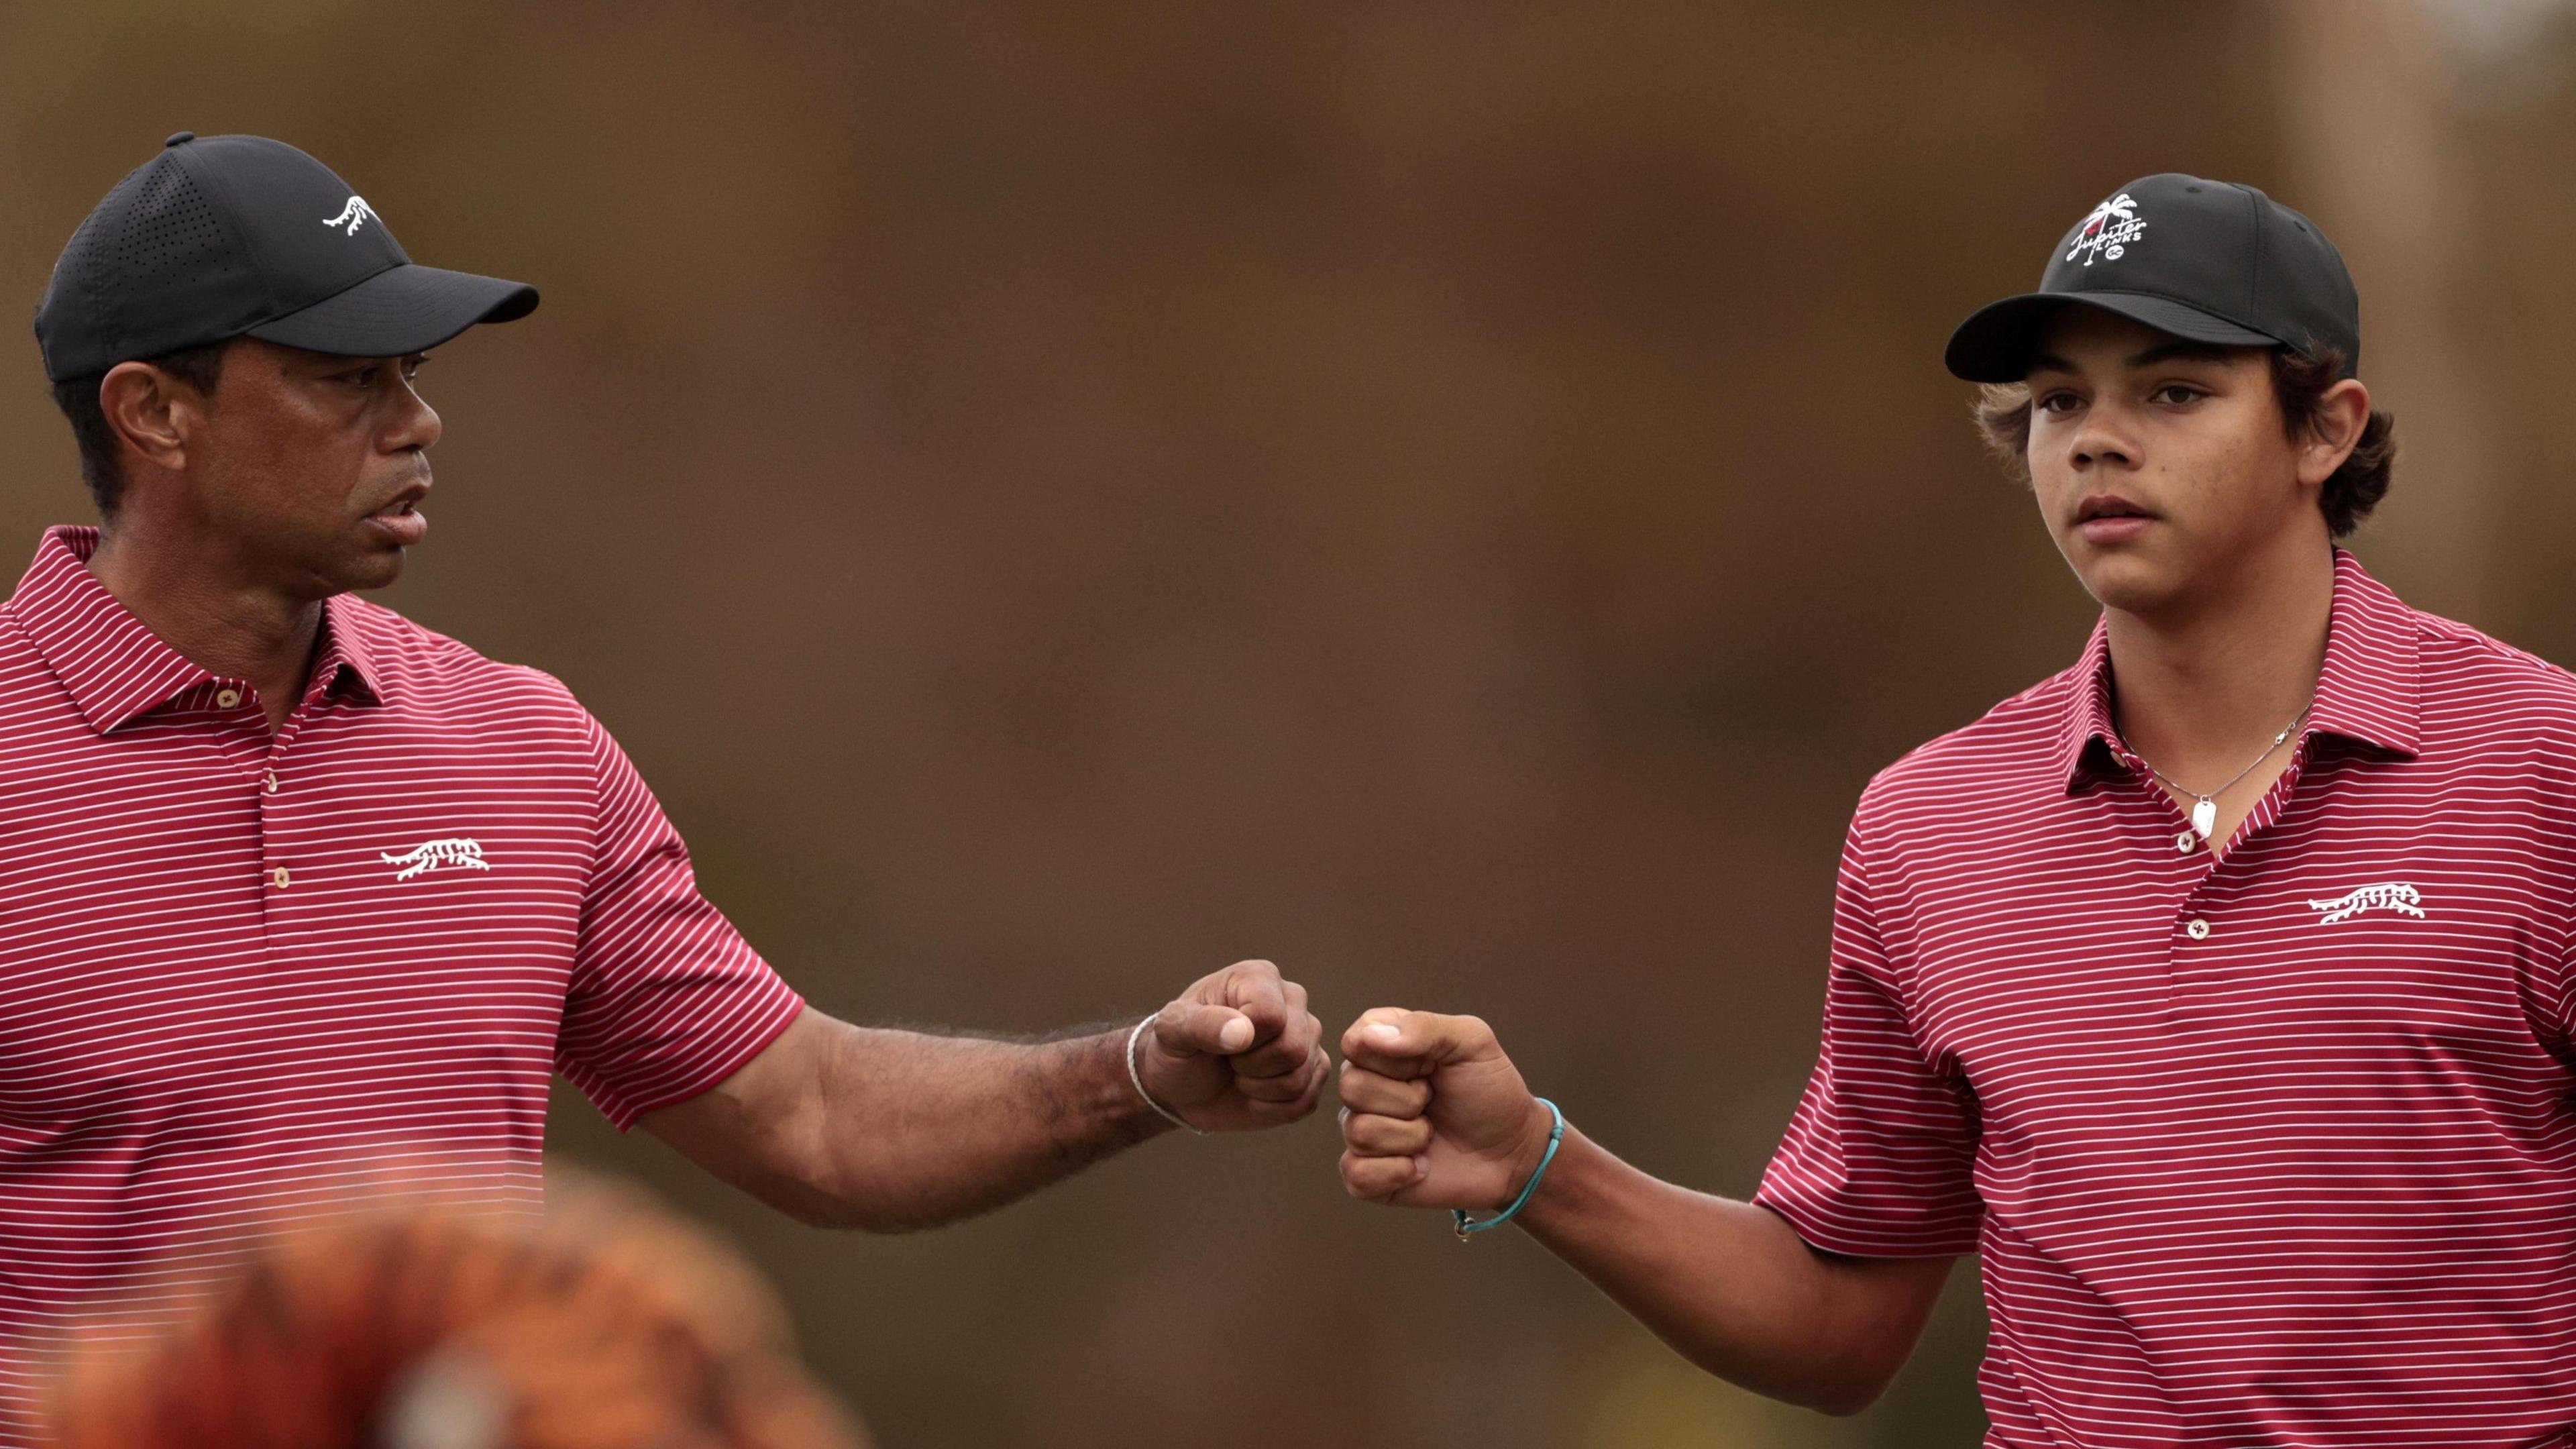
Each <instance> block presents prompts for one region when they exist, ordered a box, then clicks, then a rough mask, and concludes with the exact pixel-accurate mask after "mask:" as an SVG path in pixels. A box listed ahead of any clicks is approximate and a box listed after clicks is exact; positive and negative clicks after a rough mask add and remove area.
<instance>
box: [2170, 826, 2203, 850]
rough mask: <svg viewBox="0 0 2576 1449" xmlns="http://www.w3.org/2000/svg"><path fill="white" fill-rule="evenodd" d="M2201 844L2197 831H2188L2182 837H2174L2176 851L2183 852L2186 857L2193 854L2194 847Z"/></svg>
mask: <svg viewBox="0 0 2576 1449" xmlns="http://www.w3.org/2000/svg"><path fill="white" fill-rule="evenodd" d="M2199 844H2200V832H2199V831H2197V830H2186V831H2184V832H2182V833H2181V834H2180V835H2177V836H2175V837H2174V849H2176V850H2179V851H2181V852H2182V853H2183V854H2185V855H2189V854H2191V852H2192V849H2193V847H2195V846H2197V845H2199Z"/></svg>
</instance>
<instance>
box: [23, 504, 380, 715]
mask: <svg viewBox="0 0 2576 1449" xmlns="http://www.w3.org/2000/svg"><path fill="white" fill-rule="evenodd" d="M98 540H99V531H98V530H97V529H95V528H85V527H72V526H63V527H57V528H49V529H47V530H45V536H44V539H43V540H42V541H41V542H40V543H38V544H37V546H36V557H35V561H34V562H32V563H30V564H28V565H27V572H26V574H25V575H24V576H23V577H21V578H20V579H19V580H18V588H17V591H16V592H15V593H13V594H11V595H10V596H9V603H8V607H9V611H10V612H11V613H13V614H15V615H16V616H17V618H18V622H19V625H20V627H22V628H24V629H25V630H26V632H27V637H28V639H29V640H30V641H32V642H33V643H34V644H35V646H36V651H37V652H38V653H39V654H41V655H43V656H44V660H45V664H46V666H47V667H48V668H50V669H52V670H53V672H54V677H55V678H56V679H58V680H60V681H62V685H63V688H64V689H65V690H67V691H68V692H69V693H70V695H71V697H72V703H73V705H74V706H75V707H76V708H78V709H79V710H80V712H81V717H82V718H83V719H86V720H87V721H89V726H90V728H91V729H93V730H96V731H97V732H98V733H100V734H102V735H104V734H108V733H110V732H112V731H114V730H115V729H117V728H118V727H119V726H121V725H123V724H125V723H126V722H128V721H130V720H132V719H134V718H136V717H137V716H140V715H143V714H147V713H150V712H151V711H153V710H155V709H158V708H160V707H161V706H162V705H165V704H167V703H169V702H170V701H171V700H173V699H175V698H177V697H178V696H179V695H181V694H183V693H185V692H187V691H188V690H190V689H193V688H195V687H197V686H198V685H201V684H205V683H208V682H211V681H212V680H213V679H214V678H215V676H214V675H213V674H211V673H209V672H208V671H207V670H205V669H203V668H200V667H199V666H198V665H196V664H194V663H192V662H191V661H190V660H189V659H188V657H187V656H186V655H183V654H181V653H180V652H179V651H178V650H176V649H173V648H171V647H170V646H169V644H168V643H166V642H164V641H163V640H162V638H161V636H160V635H158V634H155V633H153V632H152V630H151V629H150V628H149V627H147V626H146V625H145V624H144V622H143V621H142V620H141V619H138V618H136V617H135V616H134V613H133V611H132V610H130V609H128V608H126V607H125V605H123V604H121V603H119V602H117V599H116V596H115V595H114V594H111V593H109V592H108V591H107V586H106V585H105V584H102V583H100V582H99V580H98V576H97V575H96V574H93V573H91V572H90V571H89V558H90V555H92V554H94V553H96V552H97V551H98ZM322 617H323V624H322V647H321V650H320V652H319V654H318V656H317V657H316V659H315V661H314V670H313V678H314V679H316V680H322V681H327V684H326V685H325V687H326V688H329V689H333V690H340V691H343V692H345V693H347V694H349V695H351V696H352V697H355V698H360V699H363V700H365V701H366V702H368V703H371V704H381V703H383V702H384V697H385V696H384V689H383V680H382V675H381V673H380V671H379V670H378V669H377V667H376V661H375V658H374V651H373V650H372V649H371V648H370V647H369V638H368V633H369V631H368V627H367V625H368V621H367V620H366V619H365V618H364V617H363V614H362V611H361V609H360V607H359V606H358V604H357V602H356V601H355V600H354V599H352V598H350V597H349V596H348V595H345V594H343V595H337V596H334V597H333V598H331V599H328V600H326V601H325V602H324V604H323V606H322Z"/></svg>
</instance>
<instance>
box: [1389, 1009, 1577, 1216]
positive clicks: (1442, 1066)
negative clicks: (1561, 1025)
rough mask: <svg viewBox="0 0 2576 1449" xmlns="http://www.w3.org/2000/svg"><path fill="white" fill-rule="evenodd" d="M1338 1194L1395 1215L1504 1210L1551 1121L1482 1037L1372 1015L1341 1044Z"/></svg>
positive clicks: (1477, 1030) (1394, 1014) (1406, 1014)
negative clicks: (1383, 1206) (1387, 1207)
mask: <svg viewBox="0 0 2576 1449" xmlns="http://www.w3.org/2000/svg"><path fill="white" fill-rule="evenodd" d="M1342 1056H1343V1057H1344V1058H1345V1060H1344V1061H1343V1063H1342V1145H1343V1152H1342V1186H1343V1187H1345V1188H1348V1189H1349V1190H1350V1194H1351V1196H1353V1197H1356V1198H1361V1199H1365V1200H1366V1201H1369V1202H1379V1203H1387V1204H1391V1205H1393V1206H1396V1207H1427V1208H1464V1209H1466V1210H1468V1211H1469V1212H1489V1211H1494V1210H1497V1209H1500V1208H1503V1207H1506V1206H1508V1205H1509V1204H1510V1203H1511V1201H1512V1199H1513V1198H1515V1197H1517V1196H1519V1195H1520V1191H1521V1188H1522V1187H1523V1186H1525V1185H1527V1184H1528V1182H1529V1180H1530V1175H1531V1174H1532V1173H1534V1172H1536V1171H1538V1164H1539V1159H1540V1158H1541V1157H1542V1156H1543V1155H1544V1154H1545V1153H1546V1151H1547V1139H1548V1132H1549V1129H1550V1128H1552V1127H1553V1126H1554V1125H1555V1118H1554V1117H1553V1116H1552V1115H1551V1114H1550V1113H1549V1112H1548V1110H1547V1109H1546V1108H1545V1107H1542V1106H1540V1105H1539V1102H1538V1099H1537V1098H1536V1097H1533V1096H1531V1095H1530V1089H1529V1087H1528V1086H1527V1085H1526V1084H1524V1083H1523V1082H1522V1081H1521V1074H1520V1071H1519V1069H1518V1068H1516V1067H1514V1066H1513V1065H1512V1060H1511V1058H1509V1057H1507V1056H1504V1055H1503V1048H1502V1045H1501V1044H1500V1043H1498V1042H1496V1041H1495V1040H1494V1033H1493V1029H1492V1028H1491V1027H1488V1026H1486V1025H1485V1024H1484V1023H1483V1022H1482V1021H1479V1020H1477V1019H1476V1018H1475V1017H1472V1016H1440V1015H1437V1014H1435V1013H1433V1012H1428V1011H1406V1010H1403V1009H1401V1008H1399V1007H1392V1006H1382V1007H1379V1008H1378V1009H1376V1010H1375V1011H1372V1012H1370V1013H1368V1014H1367V1015H1365V1016H1363V1017H1361V1018H1360V1019H1359V1020H1358V1021H1355V1022H1353V1023H1351V1029H1350V1030H1348V1031H1346V1032H1344V1033H1342Z"/></svg>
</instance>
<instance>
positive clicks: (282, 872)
mask: <svg viewBox="0 0 2576 1449" xmlns="http://www.w3.org/2000/svg"><path fill="white" fill-rule="evenodd" d="M268 878H269V881H270V882H271V883H272V884H274V885H275V886H276V887H277V888H278V889H279V890H284V889H286V881H287V875H286V867H285V866H282V865H281V866H279V867H278V868H277V869H275V870H272V871H270V872H269V873H268ZM2192 924H2193V925H2195V926H2197V925H2199V924H2200V923H2199V922H2198V921H2194V922H2192ZM2203 929H2206V928H2205V927H2204V928H2203Z"/></svg>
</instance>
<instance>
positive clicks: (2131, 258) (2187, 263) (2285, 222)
mask: <svg viewBox="0 0 2576 1449" xmlns="http://www.w3.org/2000/svg"><path fill="white" fill-rule="evenodd" d="M2077 302H2080V303H2083V304H2084V305H2086V306H2091V307H2100V308H2103V309H2105V310H2107V311H2112V312H2117V313H2119V314H2120V315H2121V316H2123V317H2129V318H2133V319H2135V320H2137V321H2140V322H2143V323H2145V324H2147V325H2148V326H2150V327H2153V328H2156V329H2158V330H2160V331H2164V332H2170V333H2172V334H2174V335H2175V336H2177V337H2185V338H2189V339H2190V340H2192V341H2194V342H2214V343H2218V344H2220V345H2222V346H2229V347H2288V348H2291V349H2292V350H2294V351H2299V352H2308V353H2315V352H2320V351H2322V350H2324V349H2326V348H2329V347H2331V348H2335V349H2337V350H2339V351H2341V352H2342V353H2343V357H2344V375H2345V376H2347V377H2349V376H2351V375H2353V374H2354V373H2355V372H2357V371H2358V370H2359V369H2360V367H2361V298H2360V296H2359V294H2357V293H2356V292H2354V290H2353V286H2352V275H2351V274H2350V273H2348V272H2346V271H2345V270H2344V266H2343V254H2342V253H2341V252H2338V251H2336V250H2335V245H2334V243H2333V242H2330V241H2328V240H2326V234H2325V233H2324V232H2322V231H2319V230H2318V229H2317V224H2316V223H2315V222H2312V221H2310V220H2308V219H2307V218H2306V217H2304V216H2301V215H2299V214H2298V213H2297V212H2295V211H2292V210H2291V209H2289V208H2288V207H2286V206H2283V205H2282V204H2281V203H2279V202H2277V201H2274V200H2273V199H2272V198H2270V197H2268V196H2265V195H2264V194H2263V193H2262V192H2260V191H2257V190H2255V189H2254V188H2253V187H2251V186H2238V185H2235V184H2233V183H2231V182H2226V181H2205V180H2202V179H2201V178H2200V177H2197V176H2183V175H2180V174H2178V173H2175V172H2170V171H2169V172H2165V173H2163V174H2161V175H2156V176H2144V177H2140V178H2139V179H2137V180H2135V181H2132V182H2130V183H2129V184H2128V185H2126V186H2123V187H2121V188H2120V189H2119V190H2118V191H2115V192H2113V193H2111V199H2110V200H2108V201H2105V202H2103V203H2102V204H2101V205H2099V206H2097V207H2095V208H2093V210H2092V212H2091V214H2089V215H2087V216H2086V217H2085V218H2084V219H2083V220H2082V221H2079V222H2077V223H2076V224H2075V228H2074V230H2072V231H2069V232H2068V233H2067V234H2066V235H2065V237H2064V238H2063V239H2062V240H2060V241H2059V242H2058V243H2057V250H2055V251H2053V252H2051V253H2049V257H2048V269H2047V270H2046V271H2044V272H2042V273H2040V277H2039V290H2038V291H2036V292H2030V293H2026V294H2024V295H2022V296H2019V297H2007V298H2005V299H2004V300H2002V301H2000V302H1997V303H1994V304H1993V305H1991V306H1988V307H1982V308H1980V309H1978V310H1977V312H1976V313H1975V314H1974V315H1972V316H1970V317H1969V318H1968V320H1967V321H1965V322H1962V323H1960V324H1959V330H1957V331H1956V332H1953V333H1951V334H1950V346H1949V349H1948V350H1947V352H1946V353H1945V354H1944V355H1943V359H1942V360H1943V361H1945V362H1947V363H1948V364H1949V367H1950V371H1951V372H1953V373H1955V374H1957V375H1958V376H1960V377H1963V378H1966V379H1967V380H1968V381H1970V382H2019V381H2021V380H2022V378H2023V377H2024V376H2025V375H2026V374H2027V373H2028V372H2029V371H2030V356H2031V349H2032V346H2033V345H2034V343H2035V342H2036V341H2037V340H2038V337H2039V333H2040V329H2041V328H2043V327H2045V326H2047V325H2048V319H2049V317H2050V316H2051V315H2052V314H2053V313H2055V312H2056V311H2057V309H2058V308H2060V307H2063V306H2066V305H2068V304H2069V303H2077Z"/></svg>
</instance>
